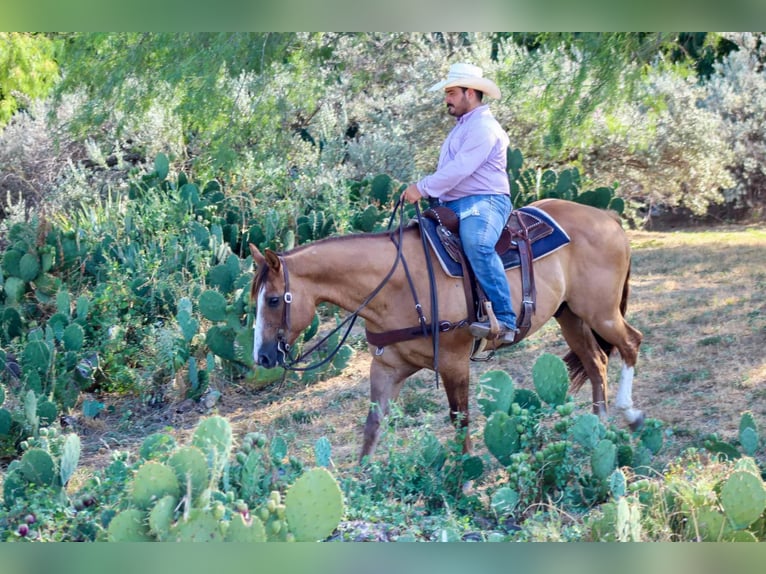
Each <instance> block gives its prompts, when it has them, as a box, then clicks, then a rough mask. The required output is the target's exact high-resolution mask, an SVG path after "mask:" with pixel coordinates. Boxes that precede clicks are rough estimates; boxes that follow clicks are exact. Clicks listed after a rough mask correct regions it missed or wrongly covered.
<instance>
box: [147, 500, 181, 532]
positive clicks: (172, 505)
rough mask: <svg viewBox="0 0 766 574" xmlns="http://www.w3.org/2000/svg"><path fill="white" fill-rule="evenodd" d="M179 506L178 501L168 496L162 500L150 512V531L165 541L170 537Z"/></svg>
mask: <svg viewBox="0 0 766 574" xmlns="http://www.w3.org/2000/svg"><path fill="white" fill-rule="evenodd" d="M177 506H178V499H177V498H176V497H175V496H173V495H171V494H167V495H165V496H163V497H162V498H160V499H159V500H158V501H157V503H156V504H155V505H154V506H153V507H152V509H151V510H150V511H149V531H150V532H151V533H152V534H153V535H154V536H156V537H157V539H158V540H160V541H164V540H167V539H168V538H169V537H170V527H171V526H172V525H173V517H174V515H175V509H176V507H177Z"/></svg>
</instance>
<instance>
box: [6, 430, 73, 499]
mask: <svg viewBox="0 0 766 574" xmlns="http://www.w3.org/2000/svg"><path fill="white" fill-rule="evenodd" d="M22 446H23V448H24V454H23V455H22V456H21V458H20V459H17V460H14V461H12V462H11V463H10V464H9V465H8V470H7V472H6V474H5V477H4V480H3V501H4V503H5V506H6V507H11V506H12V505H13V504H14V503H16V502H17V501H22V500H28V499H29V498H30V497H33V496H34V495H35V492H36V491H38V490H39V489H49V490H52V491H53V492H54V493H57V494H61V493H62V492H63V488H64V487H65V486H66V485H67V483H68V482H69V480H70V479H71V478H72V475H73V474H74V471H75V469H76V468H77V464H78V462H79V460H80V438H79V437H78V436H77V435H76V434H74V433H69V434H66V435H64V436H62V435H59V433H58V431H56V430H55V429H54V428H46V429H41V430H40V435H39V437H37V438H30V439H29V440H27V441H24V443H23V445H22Z"/></svg>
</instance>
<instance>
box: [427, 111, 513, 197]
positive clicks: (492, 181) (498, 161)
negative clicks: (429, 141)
mask: <svg viewBox="0 0 766 574" xmlns="http://www.w3.org/2000/svg"><path fill="white" fill-rule="evenodd" d="M508 144H509V139H508V134H506V133H505V131H504V130H503V128H502V127H501V126H500V124H499V123H498V121H497V120H496V119H495V117H494V116H493V115H492V112H491V111H490V110H489V106H487V105H481V106H479V107H477V108H475V109H473V110H471V111H470V112H468V113H467V114H464V115H463V116H461V117H459V118H458V119H457V123H456V125H455V127H454V128H452V131H450V133H449V135H448V136H447V139H446V140H444V143H443V144H442V147H441V152H440V154H439V163H438V165H437V168H436V171H435V172H434V173H433V174H431V175H428V176H426V177H424V178H423V179H421V180H420V181H418V182H417V187H418V190H419V191H420V193H421V194H422V195H423V196H425V197H437V198H439V199H440V200H441V201H451V200H453V199H459V198H461V197H465V196H467V195H473V194H477V193H482V194H509V193H510V185H509V182H508V173H507V172H506V150H507V148H508Z"/></svg>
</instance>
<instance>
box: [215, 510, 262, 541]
mask: <svg viewBox="0 0 766 574" xmlns="http://www.w3.org/2000/svg"><path fill="white" fill-rule="evenodd" d="M225 540H226V542H266V529H265V528H264V526H263V522H261V521H260V519H258V518H257V517H255V516H253V517H252V518H251V523H250V524H247V523H246V522H245V519H244V518H242V515H241V514H239V513H236V514H235V515H234V516H232V518H231V521H230V522H229V527H228V529H227V530H226V537H225Z"/></svg>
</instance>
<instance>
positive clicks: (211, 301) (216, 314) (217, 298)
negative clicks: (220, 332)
mask: <svg viewBox="0 0 766 574" xmlns="http://www.w3.org/2000/svg"><path fill="white" fill-rule="evenodd" d="M226 271H227V272H228V269H226ZM198 304H199V312H200V313H202V316H203V317H204V318H205V319H208V320H209V321H223V320H224V319H226V298H225V297H224V296H223V295H221V293H219V292H218V291H215V290H212V289H211V290H208V291H205V292H204V293H202V295H200V296H199V301H198Z"/></svg>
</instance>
